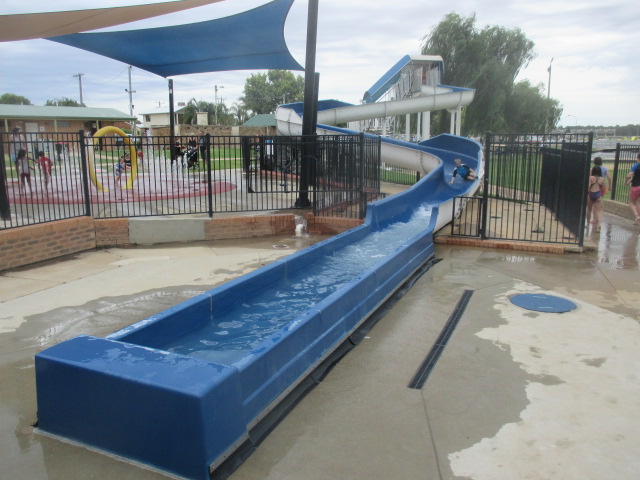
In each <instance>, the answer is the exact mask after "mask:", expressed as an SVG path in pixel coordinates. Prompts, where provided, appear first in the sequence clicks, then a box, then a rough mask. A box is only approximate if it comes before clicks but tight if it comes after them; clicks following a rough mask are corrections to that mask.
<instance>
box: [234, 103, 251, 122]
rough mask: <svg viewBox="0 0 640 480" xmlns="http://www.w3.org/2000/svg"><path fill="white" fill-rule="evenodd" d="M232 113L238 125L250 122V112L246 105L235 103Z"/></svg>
mask: <svg viewBox="0 0 640 480" xmlns="http://www.w3.org/2000/svg"><path fill="white" fill-rule="evenodd" d="M230 112H231V113H232V114H233V115H234V117H235V121H234V123H235V124H236V125H242V124H243V123H244V122H246V121H247V120H249V112H248V111H247V108H246V107H245V106H244V105H241V104H239V103H234V104H233V105H232V106H231V109H230Z"/></svg>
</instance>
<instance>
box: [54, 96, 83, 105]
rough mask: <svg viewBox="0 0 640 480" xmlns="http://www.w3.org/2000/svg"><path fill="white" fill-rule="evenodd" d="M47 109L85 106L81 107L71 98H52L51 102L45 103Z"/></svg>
mask: <svg viewBox="0 0 640 480" xmlns="http://www.w3.org/2000/svg"><path fill="white" fill-rule="evenodd" d="M45 106H47V107H51V106H53V107H84V106H85V105H81V104H80V103H78V102H77V101H76V100H74V99H73V98H68V97H62V98H54V99H53V100H47V103H45Z"/></svg>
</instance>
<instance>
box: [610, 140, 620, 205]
mask: <svg viewBox="0 0 640 480" xmlns="http://www.w3.org/2000/svg"><path fill="white" fill-rule="evenodd" d="M619 168H620V143H616V158H615V160H614V161H613V178H612V179H611V183H612V185H611V200H615V199H616V184H617V183H618V169H619Z"/></svg>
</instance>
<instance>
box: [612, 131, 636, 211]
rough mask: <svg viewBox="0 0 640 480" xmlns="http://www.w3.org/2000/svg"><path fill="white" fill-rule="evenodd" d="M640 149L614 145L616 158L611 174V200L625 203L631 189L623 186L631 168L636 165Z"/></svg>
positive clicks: (632, 146) (631, 146) (619, 144)
mask: <svg viewBox="0 0 640 480" xmlns="http://www.w3.org/2000/svg"><path fill="white" fill-rule="evenodd" d="M639 153H640V147H639V146H638V145H637V144H636V145H625V144H621V143H618V144H616V156H615V160H614V163H613V173H612V174H611V183H612V185H611V200H617V201H619V202H626V201H627V199H628V198H629V192H630V191H631V187H630V186H629V185H626V184H625V179H626V177H627V174H628V173H629V172H630V171H631V167H632V166H633V165H634V164H635V163H637V161H638V160H637V158H638V154H639Z"/></svg>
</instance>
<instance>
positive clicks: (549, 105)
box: [504, 80, 562, 133]
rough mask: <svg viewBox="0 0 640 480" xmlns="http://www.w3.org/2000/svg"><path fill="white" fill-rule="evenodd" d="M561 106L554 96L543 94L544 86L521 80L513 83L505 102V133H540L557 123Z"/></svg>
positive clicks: (560, 113)
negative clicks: (549, 96)
mask: <svg viewBox="0 0 640 480" xmlns="http://www.w3.org/2000/svg"><path fill="white" fill-rule="evenodd" d="M561 115H562V108H561V107H560V104H559V102H558V101H557V100H556V99H554V98H549V99H547V97H545V96H544V86H543V85H542V84H538V85H537V86H533V85H531V83H529V81H528V80H523V81H521V82H518V83H516V84H515V85H514V87H513V90H512V92H511V95H509V97H508V98H507V100H506V102H505V109H504V118H505V122H506V125H507V127H506V130H504V132H505V133H540V132H544V131H545V129H546V128H547V126H551V129H553V127H554V126H555V125H556V124H557V123H558V121H559V120H560V116H561Z"/></svg>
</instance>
